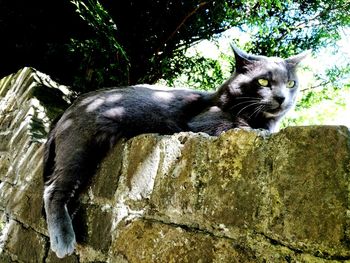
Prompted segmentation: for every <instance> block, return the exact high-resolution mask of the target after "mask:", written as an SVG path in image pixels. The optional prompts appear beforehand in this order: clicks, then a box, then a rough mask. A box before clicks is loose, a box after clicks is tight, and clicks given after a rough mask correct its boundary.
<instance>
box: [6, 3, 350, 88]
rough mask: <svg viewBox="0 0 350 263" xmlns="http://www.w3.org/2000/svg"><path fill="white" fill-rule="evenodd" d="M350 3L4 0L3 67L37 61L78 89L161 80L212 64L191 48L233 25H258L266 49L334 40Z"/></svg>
mask: <svg viewBox="0 0 350 263" xmlns="http://www.w3.org/2000/svg"><path fill="white" fill-rule="evenodd" d="M349 5H350V3H349V2H348V1H347V0H334V1H332V2H331V3H330V2H329V1H326V0H312V1H301V0H298V1H291V0H289V1H280V0H268V1H257V0H249V1H233V0H226V1H224V0H203V1H198V0H178V1H175V0H144V1H135V0H120V1H105V0H101V2H97V0H71V2H68V1H56V2H55V3H51V2H50V3H48V2H47V1H43V0H39V1H36V2H35V3H32V2H31V3H30V4H28V2H26V1H23V0H11V1H9V0H8V1H5V2H1V3H0V10H1V12H2V13H4V14H3V19H2V20H1V22H0V28H1V29H2V32H1V35H2V36H6V41H2V42H1V43H0V53H1V54H0V56H1V58H2V65H6V68H5V67H4V66H3V68H0V74H1V75H4V74H8V73H9V72H8V71H13V70H14V68H19V67H23V66H25V65H31V66H33V67H36V68H38V69H39V70H41V71H44V72H46V73H48V74H50V75H52V76H53V77H56V78H57V79H58V80H59V81H60V82H61V83H64V84H68V85H72V86H73V89H74V90H75V91H76V92H77V93H81V92H86V91H89V90H93V89H98V88H101V87H103V86H116V85H128V84H135V83H140V82H143V83H154V82H156V81H157V80H159V79H161V78H163V79H173V78H174V77H176V76H177V75H179V74H180V73H181V72H184V71H186V69H191V68H193V65H194V63H195V65H201V63H202V64H203V65H204V66H206V67H208V65H210V63H209V64H208V61H205V60H203V59H198V58H197V60H196V61H195V62H194V61H193V60H192V58H191V57H188V56H186V50H187V49H188V48H189V47H190V46H191V45H193V44H194V43H197V42H198V41H200V40H203V39H210V38H213V37H215V36H216V35H217V34H219V33H221V32H224V31H225V30H226V29H228V28H231V27H238V28H240V29H241V30H243V31H249V32H251V34H252V35H253V38H252V39H253V40H252V42H251V43H248V45H247V47H246V48H247V49H248V50H249V51H254V53H260V54H266V55H271V54H273V55H283V56H287V55H291V54H293V53H295V52H299V51H300V50H305V49H308V48H316V49H317V48H319V47H321V46H325V45H328V44H329V43H334V41H335V40H336V39H338V38H339V33H338V29H339V28H340V27H343V26H347V25H350V14H349V12H350V11H349V10H350V6H349ZM340 10H341V11H340ZM75 11H76V12H75ZM5 12H6V13H5ZM79 16H80V18H79ZM81 18H82V19H81ZM239 37H240V36H239V35H237V36H235V39H239ZM212 65H213V64H212ZM198 67H199V66H198ZM199 72H200V70H199ZM202 72H203V71H202ZM218 75H220V74H218ZM207 85H212V84H210V83H209V84H207Z"/></svg>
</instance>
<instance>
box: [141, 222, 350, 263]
mask: <svg viewBox="0 0 350 263" xmlns="http://www.w3.org/2000/svg"><path fill="white" fill-rule="evenodd" d="M140 219H141V220H143V221H146V222H150V223H158V224H164V225H167V226H171V227H179V228H181V229H183V230H185V231H187V232H194V233H200V234H204V235H208V236H210V237H213V238H221V239H226V240H229V241H231V242H237V241H238V240H237V239H235V238H232V237H228V236H225V235H218V234H216V233H213V232H211V231H208V230H206V229H202V228H200V227H194V226H188V225H186V224H179V223H173V222H166V221H164V220H161V219H155V218H149V217H141V218H140ZM253 234H255V235H259V236H261V237H263V238H264V239H265V240H266V241H267V242H269V243H270V244H271V245H273V246H280V247H284V248H287V249H289V250H290V251H292V252H294V253H295V254H309V255H312V256H314V257H316V258H319V259H324V260H350V255H349V256H342V255H326V254H328V253H325V252H322V251H317V252H312V251H307V250H302V249H299V248H296V247H294V246H291V245H287V244H285V243H284V242H282V241H280V240H277V239H274V238H272V237H269V236H268V235H266V234H265V233H262V232H256V231H253Z"/></svg>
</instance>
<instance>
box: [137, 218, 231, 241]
mask: <svg viewBox="0 0 350 263" xmlns="http://www.w3.org/2000/svg"><path fill="white" fill-rule="evenodd" d="M140 219H141V220H143V221H146V222H150V223H158V224H163V225H167V226H171V227H179V228H181V229H183V230H185V231H187V232H193V233H200V234H204V235H208V236H211V237H214V238H223V239H227V240H230V241H237V240H236V239H234V238H231V237H228V236H225V235H218V234H215V233H213V232H210V231H208V230H206V229H202V228H200V227H195V226H188V225H186V224H180V223H173V222H166V221H164V220H160V219H155V218H150V217H140Z"/></svg>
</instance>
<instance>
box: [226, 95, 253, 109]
mask: <svg viewBox="0 0 350 263" xmlns="http://www.w3.org/2000/svg"><path fill="white" fill-rule="evenodd" d="M258 101H259V99H256V98H255V99H254V100H246V101H242V102H240V103H237V104H235V105H233V106H232V107H231V108H230V110H231V111H232V110H233V109H234V108H236V107H238V106H240V105H242V104H247V103H254V102H255V103H256V102H258Z"/></svg>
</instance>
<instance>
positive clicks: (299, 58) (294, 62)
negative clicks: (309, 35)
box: [285, 49, 311, 67]
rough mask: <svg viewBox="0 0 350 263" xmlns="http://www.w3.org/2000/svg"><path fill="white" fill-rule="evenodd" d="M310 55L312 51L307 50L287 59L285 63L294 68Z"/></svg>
mask: <svg viewBox="0 0 350 263" xmlns="http://www.w3.org/2000/svg"><path fill="white" fill-rule="evenodd" d="M310 54H311V49H310V50H306V51H304V52H302V53H300V54H298V55H295V56H292V57H289V58H287V59H285V61H286V63H287V64H288V65H290V66H292V67H296V66H297V65H298V64H299V63H300V62H301V61H302V60H303V59H305V58H306V57H308V56H309V55H310Z"/></svg>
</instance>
